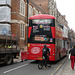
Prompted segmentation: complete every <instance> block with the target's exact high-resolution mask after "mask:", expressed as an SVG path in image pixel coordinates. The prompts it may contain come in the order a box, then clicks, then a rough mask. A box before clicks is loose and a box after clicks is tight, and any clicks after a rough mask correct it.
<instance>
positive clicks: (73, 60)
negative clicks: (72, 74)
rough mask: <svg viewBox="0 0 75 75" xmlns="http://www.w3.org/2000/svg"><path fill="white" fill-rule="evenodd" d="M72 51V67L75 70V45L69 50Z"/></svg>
mask: <svg viewBox="0 0 75 75" xmlns="http://www.w3.org/2000/svg"><path fill="white" fill-rule="evenodd" d="M70 53H71V68H72V70H74V62H75V45H73V48H72V49H71V50H70V51H69V54H70Z"/></svg>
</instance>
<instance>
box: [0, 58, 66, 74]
mask: <svg viewBox="0 0 75 75" xmlns="http://www.w3.org/2000/svg"><path fill="white" fill-rule="evenodd" d="M66 60H67V57H65V58H63V59H62V60H60V61H58V62H52V66H51V67H49V68H48V69H46V70H44V69H41V70H39V69H38V62H36V61H33V60H27V61H24V62H18V63H14V64H12V65H8V66H5V65H2V66H0V75H56V73H58V71H59V69H60V68H61V67H62V66H63V65H64V63H65V62H66Z"/></svg>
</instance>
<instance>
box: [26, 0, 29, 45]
mask: <svg viewBox="0 0 75 75" xmlns="http://www.w3.org/2000/svg"><path fill="white" fill-rule="evenodd" d="M28 4H29V0H27V29H26V31H27V32H26V35H27V39H26V45H27V42H28V13H29V12H28Z"/></svg>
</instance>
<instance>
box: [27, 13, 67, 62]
mask: <svg viewBox="0 0 75 75" xmlns="http://www.w3.org/2000/svg"><path fill="white" fill-rule="evenodd" d="M66 42H67V41H65V40H63V32H62V27H61V28H59V29H58V26H57V25H56V24H55V17H54V16H51V15H47V14H40V15H35V16H31V17H30V18H29V27H28V47H27V49H28V51H27V59H28V60H42V48H43V45H44V44H46V45H47V47H48V48H49V51H50V56H49V60H50V61H56V60H59V59H60V58H62V57H64V56H65V55H66V46H67V45H66V46H65V44H66Z"/></svg>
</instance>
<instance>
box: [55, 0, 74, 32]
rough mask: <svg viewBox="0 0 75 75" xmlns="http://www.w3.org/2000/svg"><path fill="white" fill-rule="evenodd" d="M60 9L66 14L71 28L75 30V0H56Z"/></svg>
mask: <svg viewBox="0 0 75 75" xmlns="http://www.w3.org/2000/svg"><path fill="white" fill-rule="evenodd" d="M55 1H56V5H57V8H58V11H59V12H60V13H61V14H62V15H66V20H67V22H68V26H69V27H70V29H71V28H72V29H73V30H74V32H75V0H55Z"/></svg>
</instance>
